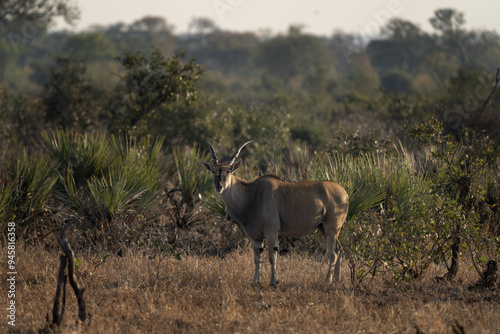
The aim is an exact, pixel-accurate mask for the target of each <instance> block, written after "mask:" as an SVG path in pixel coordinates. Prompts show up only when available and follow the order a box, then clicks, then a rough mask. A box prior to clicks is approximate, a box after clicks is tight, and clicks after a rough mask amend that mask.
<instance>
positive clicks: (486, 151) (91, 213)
mask: <svg viewBox="0 0 500 334" xmlns="http://www.w3.org/2000/svg"><path fill="white" fill-rule="evenodd" d="M55 3H56V2H55V1H49V0H24V1H20V2H19V4H20V5H19V6H14V5H12V2H11V1H1V0H0V30H1V31H0V32H1V34H0V35H1V36H2V38H1V39H0V116H1V119H2V127H1V131H0V158H1V160H0V161H2V162H1V164H0V224H1V228H2V244H4V245H6V244H7V230H8V227H9V225H8V223H9V222H15V233H16V261H17V263H18V265H17V271H18V272H19V275H18V276H17V296H18V297H17V300H16V302H17V304H18V309H17V311H18V313H17V322H16V328H13V327H11V326H8V325H7V323H6V322H2V323H1V324H0V328H2V330H3V329H4V328H5V329H8V330H11V331H14V332H15V331H17V330H20V331H21V332H24V331H36V330H39V329H42V328H44V327H45V326H46V323H47V320H46V315H47V314H49V313H50V310H51V307H52V303H53V300H54V293H55V288H56V282H57V267H58V249H59V244H58V241H57V236H58V235H59V234H58V233H59V232H58V231H59V230H60V229H61V227H62V226H64V225H67V224H69V225H70V226H71V233H70V238H69V239H70V243H71V245H72V247H73V249H74V251H75V256H76V259H75V260H76V261H75V264H76V276H78V278H79V280H80V283H81V284H82V285H83V286H84V287H86V288H87V290H86V292H85V294H86V298H87V307H88V310H89V312H90V314H92V316H91V319H92V321H91V322H90V323H87V322H86V323H84V324H83V326H82V329H83V330H84V331H88V332H99V333H102V332H143V331H150V332H165V331H166V332H176V331H179V332H191V331H198V332H201V331H208V332H255V331H262V330H263V329H264V328H266V329H271V331H276V332H278V331H287V332H288V331H292V332H294V331H296V332H304V331H323V332H328V331H333V332H352V331H353V330H354V331H368V332H378V331H384V332H389V331H391V332H415V331H417V333H421V332H456V333H463V332H485V333H486V332H495V331H496V330H497V328H499V327H500V323H499V320H498V319H500V317H499V314H500V293H499V289H498V287H499V283H498V271H497V261H498V258H499V255H500V254H499V253H500V212H499V209H498V204H499V202H500V172H499V171H500V135H499V131H500V93H499V92H497V86H498V84H499V80H500V74H499V71H498V69H497V68H498V67H499V66H500V63H498V59H499V56H500V37H499V35H498V34H497V33H496V32H493V31H484V30H482V31H470V30H466V29H465V28H464V22H465V16H464V14H463V13H460V12H458V11H456V10H453V9H439V10H436V12H435V13H434V14H433V16H432V17H431V18H430V22H431V25H432V27H433V29H434V30H433V31H432V32H426V31H423V30H422V29H420V28H419V27H418V26H417V25H416V24H414V23H412V22H408V21H404V20H401V19H398V18H393V19H391V20H389V21H388V22H386V24H385V25H384V26H381V30H380V34H379V35H377V36H373V37H371V38H370V39H369V40H366V39H364V38H362V36H356V35H350V34H345V33H342V32H336V33H334V34H333V35H332V36H315V35H312V34H309V33H307V30H306V29H305V28H304V27H302V26H300V25H295V26H291V27H290V28H289V30H288V32H287V33H286V34H272V33H270V32H266V31H262V32H260V33H253V32H248V33H239V32H231V31H225V30H221V29H220V28H218V27H217V25H216V24H215V23H214V22H212V21H210V20H208V19H204V18H198V19H194V20H193V22H192V24H191V26H190V33H189V34H175V30H174V27H172V26H171V25H169V24H168V22H167V21H166V19H164V18H162V17H145V18H142V19H140V20H138V21H136V22H134V23H132V24H123V23H117V24H115V25H111V26H95V27H93V28H92V29H89V30H87V31H84V32H81V33H70V32H65V31H51V30H49V29H48V27H49V26H50V21H51V19H53V18H54V17H56V16H63V17H64V18H65V19H66V20H68V21H72V20H75V19H77V16H78V10H77V9H76V8H73V7H71V6H69V5H65V2H64V1H63V2H60V3H59V2H57V3H59V6H52V5H54V4H55ZM33 8H37V9H33ZM249 139H253V140H255V142H254V143H253V144H251V145H249V146H247V148H246V149H245V151H244V154H243V158H244V166H243V167H241V168H240V169H239V170H238V171H237V173H238V175H239V176H242V177H244V178H246V179H252V178H254V177H257V176H259V175H264V174H274V175H277V176H279V177H280V178H282V179H284V180H288V181H300V180H333V181H336V182H338V183H340V184H341V185H342V186H344V187H345V189H346V190H347V192H348V193H349V194H350V209H349V217H348V220H347V222H346V224H345V226H344V227H343V229H342V232H341V235H340V242H341V244H342V248H343V253H344V266H343V270H342V278H343V281H342V282H341V283H340V284H338V285H337V286H329V285H327V284H326V283H324V282H323V281H322V280H323V277H324V274H325V273H326V260H325V259H324V256H323V255H324V252H325V249H324V248H325V247H324V240H322V237H321V235H319V234H316V233H314V234H313V235H311V236H309V237H306V238H302V239H299V240H294V239H283V240H281V241H280V254H281V255H283V256H281V257H279V258H278V267H279V268H280V269H279V271H280V273H281V282H280V284H279V286H278V287H277V288H270V287H266V286H260V287H250V281H251V270H252V268H253V265H252V263H253V259H252V256H251V254H250V246H249V244H248V241H247V239H246V237H245V235H244V233H243V232H242V230H241V229H240V228H239V226H238V225H237V224H236V223H235V222H231V221H225V220H224V216H225V212H224V205H223V203H222V202H221V200H220V197H219V196H218V195H216V194H215V193H214V191H213V185H212V184H213V181H212V179H211V175H209V173H208V172H206V170H205V169H204V167H203V165H202V164H201V160H202V159H205V160H206V161H209V159H210V158H209V153H208V150H207V147H206V145H205V144H204V141H206V140H209V141H210V142H211V143H212V144H213V145H214V146H216V147H217V148H218V152H221V153H222V152H226V154H227V156H229V155H230V154H233V153H234V150H235V149H236V147H237V146H238V145H239V144H240V143H242V142H244V141H246V140H249ZM7 260H8V259H7V256H3V258H2V259H1V260H0V262H1V263H2V268H4V266H3V264H4V263H7ZM263 267H264V271H263V275H266V274H267V275H268V274H269V270H268V268H267V266H266V265H264V266H263ZM5 275H6V272H5V271H4V272H3V273H2V277H4V276H5ZM264 281H265V280H264ZM2 293H3V292H2ZM71 297H72V296H71ZM71 297H69V296H68V302H67V304H68V311H67V313H66V315H65V317H66V320H65V322H64V324H65V325H66V326H69V327H72V326H73V324H74V318H72V317H73V314H72V311H75V314H76V302H75V301H74V300H72V299H73V298H71ZM2 300H3V298H2ZM68 318H69V319H68ZM49 322H50V319H49ZM45 330H48V327H45ZM50 330H54V328H51V329H50Z"/></svg>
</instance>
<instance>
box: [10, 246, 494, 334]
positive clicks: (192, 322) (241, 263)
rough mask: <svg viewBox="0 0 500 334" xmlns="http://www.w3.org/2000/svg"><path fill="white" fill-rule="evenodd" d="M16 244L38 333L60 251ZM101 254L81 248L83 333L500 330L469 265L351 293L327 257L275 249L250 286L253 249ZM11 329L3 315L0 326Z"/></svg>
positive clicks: (22, 309)
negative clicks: (444, 279) (331, 279)
mask: <svg viewBox="0 0 500 334" xmlns="http://www.w3.org/2000/svg"><path fill="white" fill-rule="evenodd" d="M54 243H55V242H54ZM17 250H18V255H17V261H18V268H17V269H18V273H19V276H18V282H17V297H16V303H17V312H18V313H17V322H16V331H19V332H22V333H24V332H30V331H37V330H39V329H41V328H43V327H44V325H45V323H46V316H47V314H48V313H49V312H50V310H51V308H52V303H53V299H54V293H55V288H56V276H57V269H58V265H59V261H58V252H59V251H58V250H57V248H54V249H48V248H44V247H42V246H27V245H24V244H23V243H22V242H19V243H18V245H17ZM104 255H105V253H101V254H96V253H91V252H82V251H77V252H76V256H77V257H80V258H81V262H82V266H81V267H80V268H79V269H78V271H77V276H78V277H79V280H80V282H81V283H82V284H83V285H84V286H86V287H87V291H86V293H85V296H86V301H87V304H88V308H89V310H90V312H91V313H92V321H91V323H90V325H88V324H83V325H82V326H81V330H82V331H83V332H88V333H145V332H150V333H177V332H180V333H182V332H189V333H193V332H203V333H214V332H216V333H236V332H239V333H258V332H263V331H264V330H265V331H266V332H286V333H295V332H297V333H304V332H307V333H316V332H319V333H328V332H334V333H345V332H349V333H354V332H368V333H382V332H383V333H419V332H423V333H453V332H454V331H453V329H455V330H458V327H460V326H461V327H463V329H464V332H465V333H495V332H498V329H499V328H500V293H499V292H498V291H483V292H477V291H468V290H467V289H466V287H467V286H468V285H470V284H472V283H473V281H474V280H476V279H477V275H476V274H475V273H472V272H469V273H467V272H460V273H459V277H458V280H457V282H456V283H454V284H453V285H449V284H446V283H444V284H443V283H441V284H437V283H434V282H433V280H432V279H431V278H432V277H433V276H435V275H437V274H438V272H437V271H436V270H437V269H435V268H434V269H433V270H435V272H429V273H428V274H427V277H424V278H423V279H422V280H420V281H418V282H412V283H398V284H395V283H394V281H393V280H391V279H389V278H388V277H384V276H383V275H381V276H380V277H376V278H375V279H374V280H373V281H370V280H366V281H365V282H364V283H363V284H364V285H363V286H361V287H360V288H358V289H356V290H355V291H353V289H352V286H351V284H350V282H349V279H348V273H347V266H344V268H343V272H342V276H343V282H342V283H341V284H339V285H337V286H330V285H327V284H325V283H324V281H323V280H324V276H325V274H326V265H327V264H326V260H325V259H319V258H317V257H315V256H310V255H305V254H299V253H296V252H292V254H290V255H286V256H281V257H278V273H279V278H280V279H281V281H280V284H279V285H278V286H277V287H269V286H267V282H268V280H269V274H270V273H269V265H268V263H267V261H266V262H264V266H263V277H262V281H263V283H261V286H257V287H253V286H250V281H251V278H252V277H253V257H252V252H251V250H250V247H244V248H239V249H238V250H236V251H233V252H231V253H229V254H228V255H227V256H226V257H225V258H224V259H221V258H219V257H217V256H200V255H183V256H182V259H181V260H180V261H179V260H176V259H175V258H173V257H172V256H171V255H169V256H166V257H164V258H163V259H162V260H161V261H159V258H158V257H156V258H154V259H150V257H149V256H150V255H151V254H150V253H148V252H145V251H144V249H139V248H138V249H136V250H128V251H127V252H126V253H125V254H123V256H121V257H120V256H115V255H112V256H110V257H109V258H108V259H107V260H106V262H105V263H104V264H101V265H100V266H99V267H97V268H96V269H95V270H94V266H95V263H98V262H99V261H100V258H101V257H102V256H104ZM3 265H4V263H2V268H4V266H3ZM462 267H464V266H462ZM440 273H442V271H441V272H440ZM469 275H470V277H469ZM473 275H476V276H473ZM3 281H4V282H5V280H3ZM2 291H3V292H2V293H3V294H5V289H2ZM68 293H70V294H69V295H68V296H69V298H68V299H69V301H68V309H67V311H66V314H65V324H64V326H66V327H65V332H68V331H69V330H70V329H73V328H74V324H75V319H76V311H77V310H76V302H75V298H74V295H73V294H72V291H71V290H68ZM2 300H5V299H4V296H2ZM4 312H5V311H4ZM9 329H11V328H10V326H7V323H6V321H5V318H4V320H3V321H2V323H1V324H0V332H2V333H5V332H7V330H9Z"/></svg>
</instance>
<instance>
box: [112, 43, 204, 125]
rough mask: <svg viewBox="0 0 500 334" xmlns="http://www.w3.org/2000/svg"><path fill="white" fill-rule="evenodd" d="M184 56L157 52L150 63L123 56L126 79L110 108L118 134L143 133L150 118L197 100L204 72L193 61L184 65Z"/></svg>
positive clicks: (133, 56) (138, 58)
mask: <svg viewBox="0 0 500 334" xmlns="http://www.w3.org/2000/svg"><path fill="white" fill-rule="evenodd" d="M183 56H184V55H183V54H182V53H181V54H177V55H175V56H174V57H171V58H165V57H164V56H163V55H162V54H161V52H160V51H159V50H158V49H157V48H154V49H153V51H152V52H151V55H150V59H147V58H146V57H145V56H144V55H142V54H140V53H136V54H131V53H130V52H124V54H123V57H122V59H121V64H122V66H123V68H124V69H125V71H126V74H125V76H124V77H123V78H122V81H121V82H120V84H119V85H118V86H117V88H116V99H115V100H114V101H113V103H112V105H111V108H112V110H111V112H112V113H113V120H114V125H115V127H116V129H117V130H119V131H125V132H127V133H128V132H131V131H132V130H134V129H135V128H138V130H134V131H132V132H135V133H137V132H139V133H141V132H143V131H145V128H143V127H145V126H146V125H147V117H148V116H150V115H151V114H154V113H159V112H161V110H162V107H164V106H165V105H168V104H170V103H173V102H177V101H182V102H184V103H187V104H189V103H192V102H193V101H195V100H196V99H197V89H196V83H197V82H198V81H199V80H200V78H201V76H202V73H203V69H202V68H201V67H200V66H199V65H198V64H196V63H195V62H194V60H193V59H191V60H190V61H189V62H187V63H183V62H182V58H183Z"/></svg>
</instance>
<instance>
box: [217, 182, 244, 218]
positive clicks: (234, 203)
mask: <svg viewBox="0 0 500 334" xmlns="http://www.w3.org/2000/svg"><path fill="white" fill-rule="evenodd" d="M221 196H222V200H223V201H224V204H226V207H227V210H228V211H229V214H233V215H234V214H235V213H237V212H241V211H242V209H243V207H244V205H245V202H246V191H245V184H244V181H243V180H242V179H240V178H238V177H236V176H234V175H231V185H230V186H229V187H228V188H227V189H226V190H224V191H223V192H222V193H221ZM235 218H236V217H235Z"/></svg>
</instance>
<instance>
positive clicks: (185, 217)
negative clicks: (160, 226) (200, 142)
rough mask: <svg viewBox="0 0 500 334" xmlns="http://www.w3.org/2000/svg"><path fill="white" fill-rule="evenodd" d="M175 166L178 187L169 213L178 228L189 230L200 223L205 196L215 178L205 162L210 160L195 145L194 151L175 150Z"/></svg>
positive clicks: (170, 197)
mask: <svg viewBox="0 0 500 334" xmlns="http://www.w3.org/2000/svg"><path fill="white" fill-rule="evenodd" d="M173 155H174V163H175V165H173V166H172V170H171V174H173V175H174V176H175V187H174V188H173V189H172V190H170V191H169V193H168V199H169V203H170V205H171V207H170V210H169V211H168V213H169V214H170V217H171V218H172V220H173V221H174V222H175V223H176V224H177V226H178V227H181V228H186V227H188V226H189V225H191V224H193V223H195V222H196V221H197V220H199V219H200V218H201V217H202V215H203V213H202V212H199V210H197V209H198V206H199V204H201V198H202V196H203V195H204V194H205V193H206V192H208V190H209V189H210V188H211V186H212V176H211V175H210V174H209V173H207V172H206V170H205V168H204V167H203V164H202V163H201V160H205V161H210V156H209V155H207V154H203V153H202V151H201V149H200V148H199V147H198V146H197V145H196V144H195V145H194V146H193V148H191V149H190V150H185V149H182V148H180V147H176V148H174V151H173Z"/></svg>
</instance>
